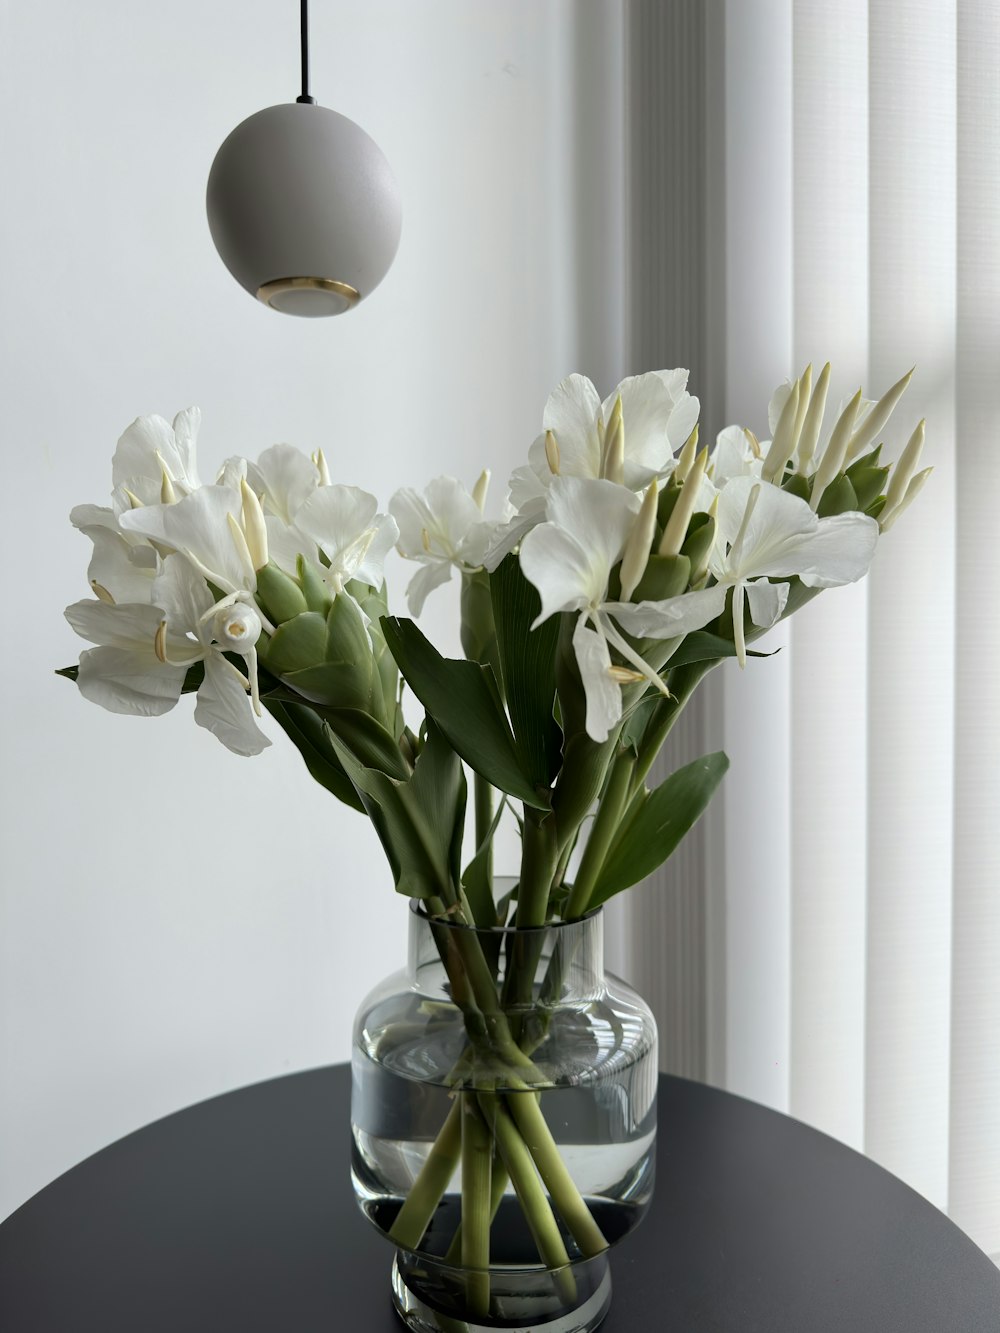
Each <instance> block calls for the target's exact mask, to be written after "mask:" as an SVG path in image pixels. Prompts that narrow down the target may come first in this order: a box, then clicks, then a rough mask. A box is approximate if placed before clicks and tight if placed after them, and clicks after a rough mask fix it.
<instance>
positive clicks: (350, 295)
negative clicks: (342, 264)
mask: <svg viewBox="0 0 1000 1333" xmlns="http://www.w3.org/2000/svg"><path fill="white" fill-rule="evenodd" d="M296 291H314V292H330V293H331V295H335V296H339V297H342V298H343V300H344V301H345V302H346V304H347V308H348V309H350V308H351V306H354V305H357V303H358V302H359V301H360V300H361V293H360V292H359V291H358V289H357V287H352V286H351V285H350V283H348V282H337V280H336V279H335V278H275V279H274V281H273V282H265V283H264V284H263V286H261V287H258V288H257V300H258V301H263V302H264V304H265V305H271V304H272V301H273V298H274V297H275V296H283V295H284V294H285V293H286V292H296Z"/></svg>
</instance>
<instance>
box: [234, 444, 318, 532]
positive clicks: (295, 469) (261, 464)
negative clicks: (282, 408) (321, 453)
mask: <svg viewBox="0 0 1000 1333" xmlns="http://www.w3.org/2000/svg"><path fill="white" fill-rule="evenodd" d="M247 481H248V482H249V484H250V485H251V486H252V487H253V489H254V490H255V491H256V492H257V494H258V495H259V496H260V498H261V504H262V505H263V507H264V511H265V512H266V513H270V514H276V515H277V516H278V518H280V519H282V520H283V521H284V522H285V523H292V522H293V521H294V519H295V515H296V514H297V513H298V511H299V509H300V508H301V507H302V505H303V504H304V503H305V501H306V500H307V499H308V498H309V496H310V495H311V494H312V493H313V491H314V490H316V488H317V487H318V486H319V472H318V471H317V470H316V464H315V463H314V462H313V461H312V459H311V458H307V457H306V455H305V454H304V453H302V451H301V450H300V449H296V448H295V446H294V445H292V444H275V445H272V446H271V448H270V449H265V450H264V452H263V453H262V454H261V456H260V457H259V458H258V459H257V462H256V463H248V464H247Z"/></svg>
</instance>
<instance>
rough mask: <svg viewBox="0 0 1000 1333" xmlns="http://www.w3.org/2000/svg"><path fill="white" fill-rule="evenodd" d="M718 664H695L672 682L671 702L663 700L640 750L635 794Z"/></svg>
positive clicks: (636, 764)
mask: <svg viewBox="0 0 1000 1333" xmlns="http://www.w3.org/2000/svg"><path fill="white" fill-rule="evenodd" d="M717 665H718V663H717V662H693V663H692V664H691V665H690V666H687V667H678V669H677V673H676V678H675V679H674V680H672V681H671V690H672V691H673V692H672V694H671V696H670V698H669V699H663V700H662V701H661V702H660V704H659V706H658V707H657V709H656V711H655V713H654V714H653V717H652V719H651V721H650V724H649V726H648V727H647V728H646V731H645V734H644V735H643V738H642V744H641V745H640V746H639V755H638V758H637V759H636V763H635V772H634V774H633V778H632V793H633V794H634V793H635V792H636V791H637V790H638V788H639V786H640V784H641V783H642V782H644V781H645V778H646V774H647V773H648V772H649V770H650V769H651V768H652V767H653V764H654V763H655V761H656V756H657V755H658V754H659V753H660V749H661V748H662V746H663V742H664V741H665V740H666V739H667V737H668V736H669V735H670V732H671V730H672V729H673V725H674V723H675V722H676V721H677V719H678V717H679V716H680V715H681V713H682V712H683V710H684V707H685V705H686V704H687V703H688V701H689V700H690V698H691V696H692V694H694V692H695V690H696V689H697V688H698V686H699V685H700V684H701V682H702V681H703V680H704V678H705V677H706V676H707V675H708V673H709V672H710V671H711V669H712V668H713V667H714V666H717Z"/></svg>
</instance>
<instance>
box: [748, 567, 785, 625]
mask: <svg viewBox="0 0 1000 1333" xmlns="http://www.w3.org/2000/svg"><path fill="white" fill-rule="evenodd" d="M746 591H747V603H748V605H749V607H750V619H751V620H752V621H753V623H754V624H755V625H756V626H757V627H758V629H770V628H771V626H772V625H776V624H777V623H778V621H779V620H780V619H781V615H782V612H783V611H784V609H785V603H786V602H787V601H788V584H787V583H769V582H768V581H767V579H753V580H751V581H750V582H749V583H748V584H747V585H746Z"/></svg>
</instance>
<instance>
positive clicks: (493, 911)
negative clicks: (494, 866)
mask: <svg viewBox="0 0 1000 1333" xmlns="http://www.w3.org/2000/svg"><path fill="white" fill-rule="evenodd" d="M503 812H504V803H503V801H502V800H500V801H498V802H497V808H496V813H495V814H494V816H493V821H492V823H491V824H490V827H489V828H488V829H487V831H486V835H485V837H484V838H483V841H482V843H481V844H480V846H479V849H478V851H477V852H476V854H475V856H474V857H473V858H472V860H471V861H470V862H469V864H468V865H467V866H466V867H465V870H464V871H463V872H462V886H463V888H464V889H465V896H466V897H467V898H468V900H469V906H470V907H471V908H472V915H473V918H474V920H475V923H476V925H477V926H478V927H479V929H480V930H490V929H491V928H492V927H494V926H495V925H496V924H497V907H496V903H495V902H494V901H493V884H492V882H491V878H492V877H491V875H490V873H489V867H490V865H491V863H492V859H493V858H492V854H491V853H492V850H493V835H494V834H495V833H496V831H497V827H498V825H499V823H500V817H501V815H502V814H503Z"/></svg>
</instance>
